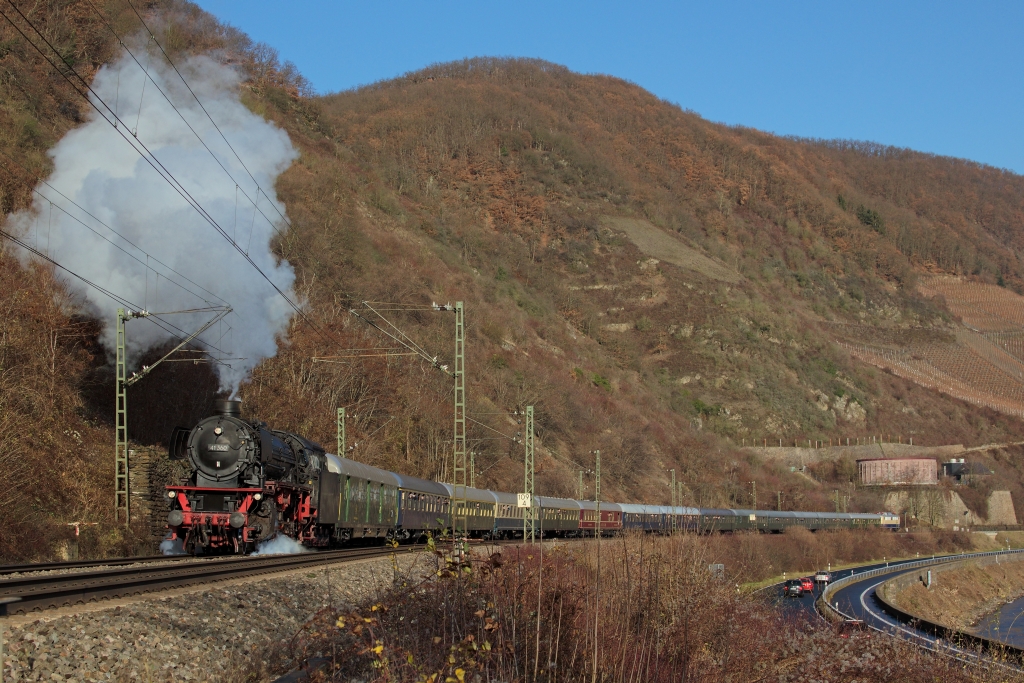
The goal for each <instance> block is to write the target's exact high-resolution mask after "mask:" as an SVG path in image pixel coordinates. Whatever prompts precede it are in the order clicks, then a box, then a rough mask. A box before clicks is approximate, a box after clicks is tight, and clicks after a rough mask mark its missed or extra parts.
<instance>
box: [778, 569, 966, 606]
mask: <svg viewBox="0 0 1024 683" xmlns="http://www.w3.org/2000/svg"><path fill="white" fill-rule="evenodd" d="M950 559H956V558H950ZM916 561H917V560H901V561H899V562H878V563H876V564H865V565H862V566H859V567H854V568H853V569H837V570H835V571H834V572H832V580H833V581H837V580H839V579H842V578H846V577H847V576H851V575H853V574H860V573H862V572H866V571H870V570H872V569H881V568H882V567H898V566H899V565H901V564H906V563H907V562H916ZM800 576H801V575H800V574H794V575H793V576H791V577H790V578H793V579H796V578H800ZM806 576H810V577H812V578H813V577H814V574H813V573H811V574H807V575H806ZM893 576H896V574H887V575H886V579H890V578H892V577H893ZM855 585H856V584H855ZM824 588H825V584H820V583H817V584H814V593H805V594H804V595H801V596H800V597H799V598H790V597H784V596H783V595H782V584H775V585H773V586H770V587H768V588H767V589H765V590H772V591H774V592H775V595H776V596H777V600H778V602H777V604H778V605H779V606H780V607H782V608H783V609H784V610H785V611H786V612H789V613H796V612H803V613H806V614H808V615H814V614H817V611H816V610H815V607H814V603H815V601H816V600H817V599H818V598H819V597H820V596H821V591H822V590H824ZM832 602H833V603H835V599H833V600H832ZM844 604H845V603H842V602H841V603H840V609H841V610H842V611H843V612H844V613H846V614H848V612H846V610H845V609H843V606H844ZM851 616H852V615H851ZM857 618H860V617H857Z"/></svg>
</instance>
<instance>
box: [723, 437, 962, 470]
mask: <svg viewBox="0 0 1024 683" xmlns="http://www.w3.org/2000/svg"><path fill="white" fill-rule="evenodd" d="M768 443H771V441H770V440H769V441H768ZM776 443H778V441H776ZM741 450H743V451H744V452H745V453H752V454H755V455H757V456H759V457H761V458H763V459H764V460H766V461H769V462H778V463H781V464H782V465H784V466H786V467H803V466H804V465H810V464H811V463H816V462H830V461H832V460H837V459H839V458H842V457H847V458H850V459H851V460H864V459H866V458H915V457H916V458H927V457H930V458H936V459H938V460H943V459H945V458H952V457H953V456H958V455H959V454H961V453H963V452H964V451H965V450H966V449H965V448H964V447H963V445H961V444H955V445H951V446H911V445H909V444H899V443H874V444H867V445H864V446H823V447H822V448H802V447H795V448H794V447H789V446H783V447H781V448H779V447H778V446H768V447H767V448H765V447H761V446H750V447H747V448H743V449H741Z"/></svg>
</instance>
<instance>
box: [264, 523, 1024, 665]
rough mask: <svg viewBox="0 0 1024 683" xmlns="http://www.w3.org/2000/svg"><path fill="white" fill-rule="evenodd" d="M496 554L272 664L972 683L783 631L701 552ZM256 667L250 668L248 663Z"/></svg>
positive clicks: (892, 645) (801, 631)
mask: <svg viewBox="0 0 1024 683" xmlns="http://www.w3.org/2000/svg"><path fill="white" fill-rule="evenodd" d="M597 552H598V551H597V550H596V548H595V544H594V543H593V542H589V541H588V542H583V543H572V544H565V545H562V546H556V545H554V544H551V545H549V546H548V547H547V548H546V549H545V550H544V552H543V555H542V553H541V551H540V549H539V547H538V546H518V547H504V548H502V549H501V552H498V553H495V554H493V555H491V556H490V557H487V556H483V555H478V556H471V557H470V558H468V560H466V561H456V560H455V559H453V558H452V557H450V556H448V555H446V554H445V553H443V552H440V551H438V552H437V555H436V556H435V557H434V562H433V566H432V567H430V569H431V570H430V571H425V570H424V569H423V568H422V566H421V567H419V568H417V570H413V571H411V572H410V573H409V575H406V576H401V575H399V576H397V577H396V579H397V580H396V582H395V585H394V587H393V588H392V589H391V590H389V591H386V592H385V593H384V594H383V595H380V596H377V597H376V598H375V599H373V600H371V601H368V602H366V603H364V604H362V605H359V606H358V607H357V608H356V609H353V610H340V609H338V608H337V607H335V606H333V605H328V606H325V607H324V609H323V610H321V612H319V613H318V614H316V615H315V616H314V617H313V618H311V619H310V621H309V622H308V623H307V624H306V625H304V627H303V628H302V629H301V630H300V631H299V632H298V633H296V635H295V637H294V638H293V639H292V640H291V641H290V642H289V643H287V644H284V646H283V647H281V648H279V649H278V651H276V652H274V653H273V654H274V656H273V657H272V659H273V660H274V661H273V664H272V667H271V668H274V667H275V666H276V667H277V668H279V669H280V670H281V671H282V672H283V671H285V670H287V669H289V668H298V667H300V666H303V665H308V664H309V663H313V664H314V666H313V671H312V673H311V674H310V675H311V678H313V679H318V680H323V681H334V680H337V681H342V680H353V679H363V680H370V681H380V682H383V681H396V682H397V681H421V682H429V683H436V682H440V681H453V680H454V681H478V680H479V681H483V680H501V681H509V682H510V683H511V682H525V681H556V680H558V681H566V682H572V681H579V682H581V683H583V682H585V681H590V680H593V678H592V676H593V675H594V670H595V666H596V669H597V679H598V680H603V681H680V680H682V681H723V680H737V681H758V680H773V681H805V680H827V681H851V682H852V681H901V682H904V681H905V682H907V683H913V682H915V681H921V682H922V683H923V682H925V681H937V680H941V681H986V680H1000V681H1006V680H1018V679H1017V678H1014V675H1015V674H1013V673H1011V672H1007V671H1004V670H992V669H986V668H984V667H971V666H965V665H964V664H963V663H961V662H959V661H958V660H956V659H953V658H946V657H942V656H938V655H935V654H933V653H929V652H926V651H923V650H920V649H918V648H915V647H914V646H913V645H911V644H909V643H907V642H905V641H903V640H902V639H900V638H890V637H887V636H884V635H881V634H873V635H872V636H871V637H865V636H864V635H863V634H854V636H853V637H850V638H844V637H842V636H841V635H840V633H839V632H838V631H837V630H835V629H834V627H832V626H830V625H829V624H827V623H826V622H824V621H821V620H818V619H816V618H814V617H793V616H789V617H787V616H785V615H784V614H783V613H782V612H781V611H780V610H777V609H775V608H773V607H772V606H771V605H770V604H769V602H768V601H767V600H765V598H764V596H763V594H761V595H758V594H755V595H751V594H745V593H741V592H739V591H737V590H736V589H735V587H734V585H733V583H732V582H731V581H729V580H721V579H719V578H717V577H716V576H715V575H714V574H712V573H711V572H709V571H708V564H709V563H710V562H713V561H715V560H717V559H719V558H718V557H717V556H716V555H715V554H714V551H713V550H712V549H711V548H710V547H709V546H708V539H706V538H700V537H694V536H677V537H670V538H666V537H645V536H631V537H623V538H619V539H615V540H606V541H604V542H603V543H602V548H601V550H600V563H598V562H597ZM253 665H254V666H259V665H260V662H254V663H253Z"/></svg>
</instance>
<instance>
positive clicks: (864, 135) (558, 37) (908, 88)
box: [198, 0, 1024, 173]
mask: <svg viewBox="0 0 1024 683" xmlns="http://www.w3.org/2000/svg"><path fill="white" fill-rule="evenodd" d="M198 4H199V5H200V6H202V7H203V8H204V9H206V10H208V11H210V12H211V13H213V14H214V15H216V16H217V17H218V18H219V19H221V20H222V21H225V22H227V23H229V24H231V25H233V26H236V27H238V28H240V29H242V30H243V31H245V32H246V33H248V34H249V35H250V36H251V37H252V38H253V39H254V40H256V41H262V42H265V43H268V44H270V45H272V46H273V47H275V48H276V49H277V50H278V51H279V52H280V54H281V59H282V60H290V61H292V62H294V63H295V64H296V65H297V66H298V67H299V69H300V71H301V72H302V73H303V74H304V75H305V76H306V77H307V78H309V79H310V80H311V81H312V82H313V85H314V86H315V87H316V89H317V90H318V91H320V92H332V91H338V90H346V89H349V88H352V87H355V86H358V85H362V84H366V83H372V82H374V81H378V80H381V79H385V78H391V77H394V76H398V75H401V74H403V73H406V72H408V71H414V70H416V69H419V68H421V67H423V66H426V65H428V64H431V63H434V62H444V61H450V60H454V59H461V58H463V57H475V56H482V55H488V56H518V57H539V58H541V59H546V60H548V61H551V62H556V63H558V64H564V65H566V66H568V67H569V68H570V69H572V70H574V71H579V72H582V73H604V74H610V75H612V76H618V77H620V78H625V79H627V80H630V81H633V82H634V83H637V84H639V85H640V86H642V87H644V88H646V89H648V90H650V91H651V92H653V93H654V94H655V95H657V96H659V97H661V98H663V99H665V100H668V101H670V102H675V103H678V104H679V105H680V106H682V107H684V108H687V109H692V110H694V111H696V112H697V113H699V114H701V115H702V116H704V117H705V118H707V119H710V120H713V121H721V122H724V123H729V124H741V125H744V126H751V127H754V128H759V129H761V130H766V131H770V132H774V133H779V134H783V135H799V136H805V137H823V138H852V139H858V140H872V141H875V142H880V143H884V144H891V145H897V146H900V147H911V148H913V149H918V150H922V151H927V152H934V153H937V154H944V155H951V156H957V157H965V158H968V159H974V160H976V161H980V162H983V163H986V164H991V165H993V166H998V167H1001V168H1008V169H1011V170H1013V171H1015V172H1017V173H1024V2H1020V1H1017V2H1005V3H995V2H993V3H952V2H858V3H838V2H707V1H706V0H705V1H704V2H699V3H683V2H666V3H658V2H650V3H635V2H616V3H612V2H561V3H559V2H554V1H552V0H548V1H546V2H532V1H529V0H517V2H514V3H512V2H509V3H498V2H430V3H427V2H418V3H413V2H362V3H350V2H327V1H323V0H317V1H312V0H310V1H307V2H294V1H293V2H281V1H280V0H275V1H274V2H270V1H268V0H247V1H246V2H241V1H240V0H199V3H198Z"/></svg>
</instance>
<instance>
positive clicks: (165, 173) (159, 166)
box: [0, 0, 336, 341]
mask: <svg viewBox="0 0 1024 683" xmlns="http://www.w3.org/2000/svg"><path fill="white" fill-rule="evenodd" d="M7 4H9V5H10V6H11V7H13V8H14V11H15V12H17V13H18V15H19V16H20V17H21V18H22V20H23V21H24V22H25V23H26V24H28V26H29V27H30V28H31V29H32V31H33V32H35V34H36V35H37V36H39V38H40V39H41V40H42V41H43V42H44V43H45V44H46V45H47V47H49V48H50V50H51V51H52V52H53V53H54V54H55V55H58V56H60V51H59V50H57V48H56V47H55V46H54V45H53V44H52V43H51V42H50V41H49V40H48V39H47V38H46V36H44V35H43V34H42V32H41V31H40V30H39V29H38V28H37V27H36V26H35V24H33V23H32V22H31V21H30V20H29V19H28V17H26V16H25V15H24V14H23V13H22V11H21V10H20V9H19V8H18V6H17V5H15V4H14V1H13V0H7ZM0 16H3V18H4V19H5V20H7V22H8V23H9V24H10V25H11V26H12V27H13V28H14V30H15V31H17V32H18V33H19V34H20V35H21V36H22V38H24V39H25V41H26V42H28V44H29V45H31V46H32V48H33V49H34V50H35V51H36V52H38V53H39V54H40V56H42V57H43V59H45V60H46V62H47V63H48V64H49V65H50V66H51V67H52V68H53V69H54V70H55V71H56V72H57V73H58V74H60V76H61V78H63V79H64V80H66V81H67V82H68V84H69V85H71V87H72V88H73V89H74V90H75V92H77V93H78V95H79V96H81V97H83V98H84V99H85V100H86V101H87V102H89V104H90V106H92V107H93V108H94V109H95V110H96V111H97V113H99V114H100V116H102V117H103V119H104V120H105V121H106V122H107V123H111V119H110V118H109V116H108V114H109V115H110V116H113V117H114V123H112V124H111V125H112V126H113V128H114V130H115V131H116V132H117V133H118V135H120V136H121V137H122V138H123V139H124V140H125V141H126V142H127V143H128V144H129V145H131V147H132V149H134V150H135V152H136V153H137V154H139V156H141V157H142V158H143V159H144V160H145V161H146V163H148V164H149V165H150V166H151V167H152V168H153V170H154V171H156V172H157V174H158V175H160V177H161V178H163V179H164V180H165V181H166V182H167V183H168V184H169V185H170V186H171V187H172V188H173V189H174V190H175V191H176V192H177V193H178V194H179V195H181V197H182V198H183V199H185V201H186V202H187V203H188V204H189V206H191V207H192V208H193V209H195V210H196V212H197V213H199V215H200V216H201V217H202V218H203V219H204V220H206V221H207V222H208V223H209V224H210V225H211V227H213V228H214V230H216V231H217V232H218V233H219V234H220V235H221V236H222V237H224V239H225V240H227V241H228V243H229V244H231V246H233V247H234V248H235V250H236V251H237V252H238V253H239V254H241V255H242V257H243V258H244V259H245V260H246V261H247V262H248V263H249V264H250V265H251V266H252V267H253V268H255V269H256V271H257V272H258V273H259V274H260V275H261V276H263V279H264V280H266V281H267V283H269V284H270V286H271V287H273V288H274V290H275V291H276V292H277V293H278V294H279V295H280V296H281V298H283V299H284V300H285V301H286V302H288V305H289V306H291V307H292V309H293V310H294V311H295V312H296V313H297V314H298V315H299V317H300V318H302V319H303V320H304V321H305V322H306V324H308V325H309V326H310V327H311V328H312V329H313V330H314V331H315V332H316V333H317V334H319V335H320V336H321V337H322V338H324V339H325V340H328V337H327V335H326V334H324V332H323V331H322V330H321V329H320V328H319V327H318V326H317V325H316V323H314V322H313V321H312V320H311V319H310V318H309V316H307V315H306V314H305V312H304V311H303V310H302V309H301V308H300V307H299V305H298V304H296V303H295V302H294V301H292V299H291V298H290V297H289V296H288V295H287V294H285V293H284V292H283V291H282V290H281V288H280V287H278V286H277V284H276V283H275V282H274V281H273V280H271V279H270V277H269V276H268V275H267V274H266V273H265V272H263V270H262V269H261V268H260V267H259V265H257V264H256V262H255V261H253V260H252V258H251V257H250V256H249V254H248V253H247V252H245V251H243V250H242V248H241V247H240V246H239V245H238V243H237V242H235V241H234V239H232V238H231V237H229V236H228V234H227V232H226V231H225V230H224V229H223V228H222V227H221V226H220V224H218V223H217V221H216V220H215V219H214V218H213V216H211V215H210V214H209V212H207V211H206V209H205V208H203V206H202V205H201V204H200V203H199V202H198V201H197V200H196V199H195V198H194V197H192V195H191V194H190V193H189V192H188V190H186V189H185V187H184V186H183V185H182V184H181V183H180V182H179V181H178V179H177V178H175V177H174V174H172V173H171V172H170V171H169V170H168V169H167V168H166V167H165V166H164V165H163V163H162V162H161V161H160V160H159V159H157V158H156V156H155V155H153V153H152V152H151V151H150V150H149V148H148V147H146V145H145V144H144V143H143V142H142V141H141V140H139V139H138V137H135V136H133V137H132V138H129V137H128V136H127V135H125V133H124V132H123V131H122V130H121V128H120V127H119V126H118V125H117V123H121V124H122V125H123V124H124V122H123V121H121V119H120V118H119V117H118V116H117V114H116V113H115V112H114V111H113V110H111V109H110V105H108V104H107V103H106V102H105V101H104V100H103V98H101V97H100V96H99V94H97V93H96V91H95V90H93V89H92V86H91V85H89V84H88V83H87V82H86V81H85V79H84V78H82V76H81V75H80V74H79V73H78V72H77V71H75V69H74V68H73V67H71V66H69V65H68V64H67V63H66V62H64V61H63V58H62V61H61V64H63V65H64V67H66V68H67V70H68V71H70V72H71V74H73V75H74V77H75V79H77V80H78V81H79V82H81V84H82V86H83V87H84V89H85V90H86V91H88V93H89V94H91V95H92V96H93V97H94V98H95V99H96V102H99V103H100V104H102V105H103V107H104V108H105V109H106V111H107V113H108V114H105V113H104V111H103V110H102V109H100V107H99V105H98V104H96V102H94V101H93V100H92V98H90V97H89V96H88V95H87V94H86V92H84V91H83V90H82V89H80V88H79V87H78V86H77V85H75V83H74V81H73V80H72V78H71V77H70V76H68V74H66V73H65V72H64V70H63V69H61V68H60V67H58V66H57V64H55V63H54V62H53V60H52V59H51V58H50V57H48V56H47V55H46V53H45V52H43V50H42V49H41V48H40V47H39V46H38V45H36V44H35V42H33V41H32V40H31V39H30V38H29V37H28V36H27V35H26V34H25V32H24V31H23V30H22V28H21V27H20V26H18V25H17V24H16V23H15V22H14V21H13V20H12V19H11V18H10V17H9V16H8V15H7V14H6V13H5V12H3V11H2V10H0ZM133 140H134V142H133ZM136 143H137V144H138V147H136ZM140 147H141V148H142V149H143V150H145V154H143V152H142V151H140V149H139V148H140ZM335 341H336V340H335Z"/></svg>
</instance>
